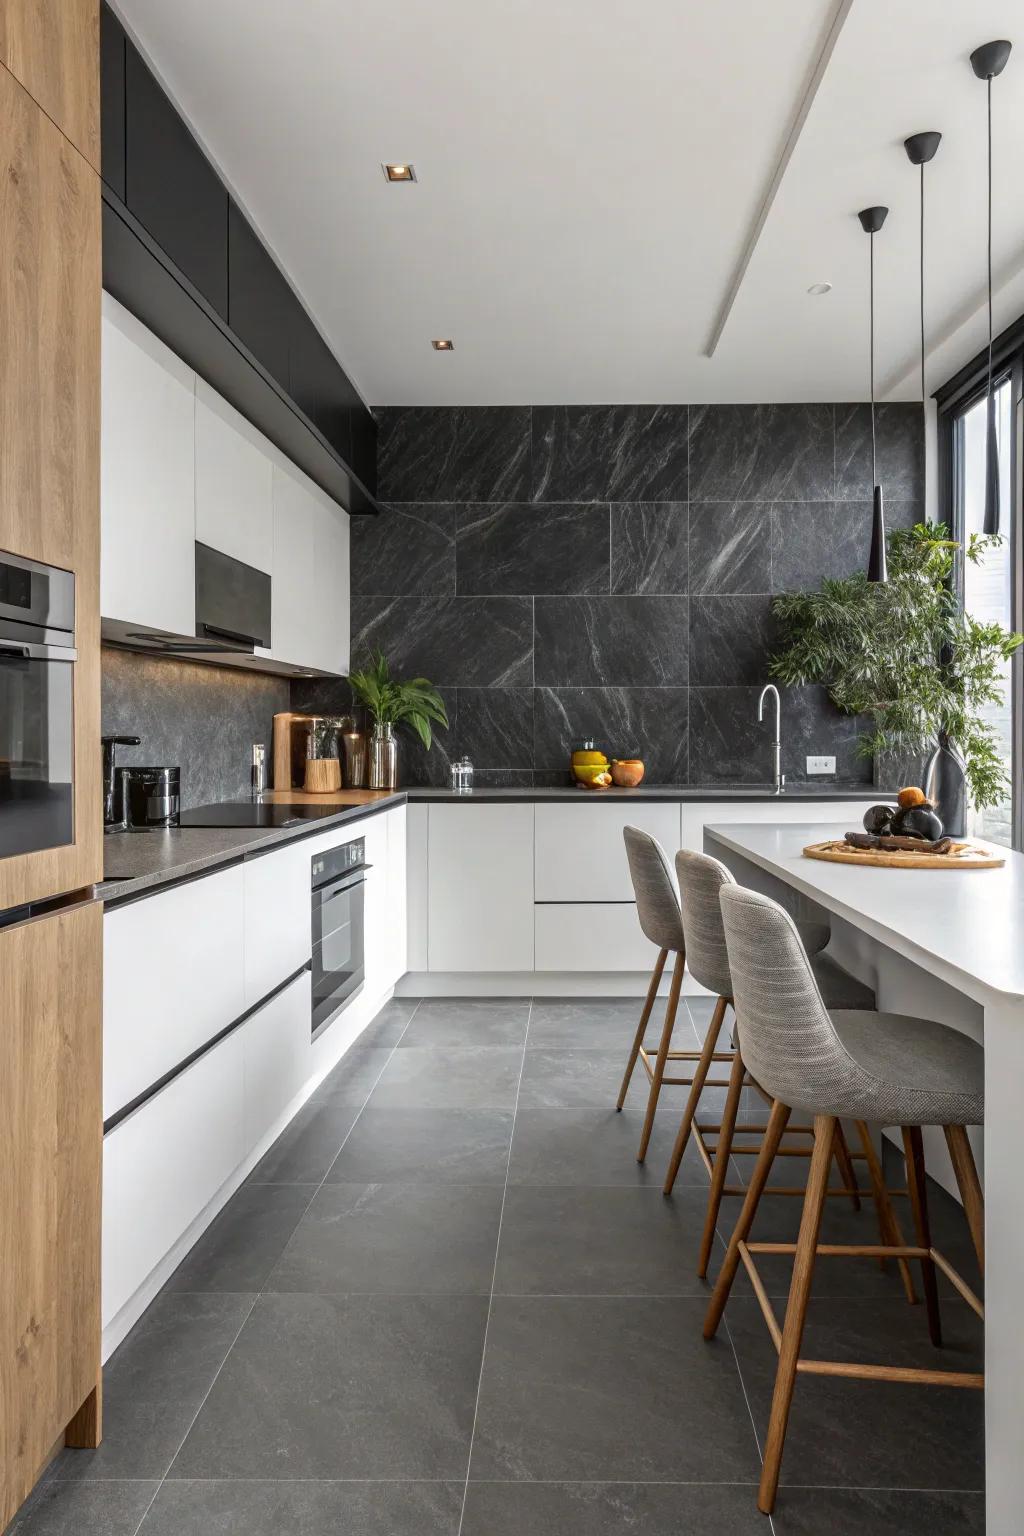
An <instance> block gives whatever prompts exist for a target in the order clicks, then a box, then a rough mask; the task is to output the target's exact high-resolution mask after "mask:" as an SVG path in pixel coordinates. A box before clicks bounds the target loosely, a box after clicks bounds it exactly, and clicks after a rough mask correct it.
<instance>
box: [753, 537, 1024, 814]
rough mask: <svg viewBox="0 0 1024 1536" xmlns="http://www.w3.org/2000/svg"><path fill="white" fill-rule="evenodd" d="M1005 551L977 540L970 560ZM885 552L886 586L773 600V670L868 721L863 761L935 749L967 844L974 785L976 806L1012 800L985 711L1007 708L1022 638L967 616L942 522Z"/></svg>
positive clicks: (849, 583) (857, 585) (824, 588)
mask: <svg viewBox="0 0 1024 1536" xmlns="http://www.w3.org/2000/svg"><path fill="white" fill-rule="evenodd" d="M998 542H999V540H998V539H993V538H989V537H984V536H982V535H980V534H972V535H971V536H970V538H969V540H968V542H967V544H966V546H965V547H964V549H963V555H964V558H965V559H967V560H970V561H972V562H973V563H977V562H978V561H979V560H980V559H981V557H982V555H983V554H984V552H985V550H986V549H988V548H989V547H990V546H991V545H992V544H994V543H998ZM887 549H888V563H889V580H888V581H887V582H870V581H868V579H867V577H866V576H865V575H864V574H862V573H858V574H857V575H854V576H847V577H844V578H842V579H839V580H826V581H823V582H822V584H821V588H820V590H819V591H817V592H790V593H786V594H785V595H783V596H780V597H777V598H776V599H775V600H774V602H773V604H772V609H773V612H774V615H775V618H776V621H777V624H778V628H779V644H778V647H777V649H776V651H775V653H774V655H773V657H772V660H771V664H770V671H771V673H772V675H773V676H774V677H776V678H778V679H779V681H780V682H783V683H789V684H800V683H820V684H823V685H824V686H825V687H826V688H827V690H828V694H829V697H830V698H831V700H832V702H833V703H834V704H835V705H836V707H837V708H838V709H840V710H842V711H844V713H847V714H851V715H866V716H868V717H869V718H870V720H871V722H872V729H871V730H869V731H868V732H866V733H865V734H864V735H863V736H862V737H861V740H860V742H859V745H858V751H859V752H860V753H861V754H862V755H863V756H865V757H873V758H875V760H876V761H877V760H878V758H879V757H880V756H882V755H883V754H888V753H893V754H895V753H903V754H923V753H925V752H927V751H931V752H932V759H931V762H930V763H929V773H928V775H927V777H928V778H929V779H930V780H931V781H932V789H933V792H935V793H936V795H937V798H939V799H941V800H942V802H943V803H942V805H941V806H940V814H941V815H942V818H943V821H944V822H945V823H946V829H947V831H951V832H952V833H953V835H954V836H959V835H962V833H963V830H964V829H963V826H962V824H961V825H960V826H959V827H958V826H957V825H956V823H957V822H958V821H961V822H962V815H963V780H964V779H966V785H967V787H968V788H969V790H970V796H971V799H972V800H973V802H974V804H975V805H976V806H978V807H984V806H990V805H995V804H998V803H999V801H1000V800H1001V799H1003V798H1004V797H1005V795H1006V793H1007V792H1008V788H1009V785H1008V780H1007V774H1006V770H1005V767H1004V764H1003V762H1002V759H1001V757H1000V754H999V750H998V742H997V739H996V735H995V732H994V730H993V728H992V726H991V725H990V724H989V723H988V721H986V720H985V718H984V716H983V714H982V711H983V710H984V708H985V706H986V705H989V704H998V703H1000V702H1001V692H1000V684H1001V682H1002V679H1003V669H1004V667H1005V664H1006V662H1007V661H1008V660H1009V658H1010V657H1011V656H1012V655H1013V653H1014V651H1015V650H1016V649H1017V647H1018V646H1019V645H1020V643H1021V640H1022V638H1024V637H1022V636H1021V635H1017V634H1011V633H1010V632H1009V631H1008V630H1005V629H1004V628H1003V627H1002V626H1001V625H1000V624H983V623H981V622H979V621H978V620H977V619H974V618H972V617H971V615H970V614H969V613H965V612H964V611H963V609H962V608H961V606H960V603H959V601H958V599H957V596H956V591H955V586H954V582H953V576H954V571H955V563H956V559H957V553H958V551H959V549H960V545H959V544H958V543H957V542H956V541H955V540H953V539H950V538H949V537H948V533H947V529H946V527H945V525H944V524H942V523H918V524H917V525H916V526H915V527H914V528H910V529H896V530H894V531H893V532H891V533H890V534H889V537H888V540H887ZM943 754H944V755H943ZM958 763H959V764H961V765H962V766H961V767H960V768H958V767H957V764H958ZM958 772H959V773H960V774H961V780H960V782H961V791H960V802H961V803H960V806H959V808H958V806H957V804H956V799H957V794H956V776H957V773H958ZM936 783H937V784H938V785H939V788H938V789H936ZM927 787H928V786H927V784H926V788H927ZM958 811H959V814H958Z"/></svg>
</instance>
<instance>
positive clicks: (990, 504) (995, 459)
mask: <svg viewBox="0 0 1024 1536" xmlns="http://www.w3.org/2000/svg"><path fill="white" fill-rule="evenodd" d="M1010 47H1011V45H1010V44H1009V43H1008V42H1007V41H1006V39H1005V38H998V39H997V40H996V41H995V42H993V43H984V44H983V45H982V46H981V47H980V48H975V50H974V52H973V53H972V54H971V68H972V69H973V70H974V73H975V74H976V75H977V77H978V79H979V80H984V81H985V83H986V87H987V90H988V409H987V419H986V423H985V515H984V519H983V521H982V530H983V532H984V533H986V534H998V532H999V521H1000V516H999V514H1000V507H999V499H1000V492H999V435H998V433H997V432H996V401H995V395H994V394H993V391H992V81H993V80H994V79H995V77H996V76H997V75H1001V74H1002V72H1003V70H1004V69H1005V68H1006V61H1007V59H1008V58H1009V57H1010Z"/></svg>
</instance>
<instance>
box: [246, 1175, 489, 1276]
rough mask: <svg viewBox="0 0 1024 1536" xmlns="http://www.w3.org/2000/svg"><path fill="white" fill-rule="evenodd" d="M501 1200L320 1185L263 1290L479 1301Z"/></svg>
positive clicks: (467, 1188) (455, 1189)
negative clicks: (459, 1297) (474, 1299)
mask: <svg viewBox="0 0 1024 1536" xmlns="http://www.w3.org/2000/svg"><path fill="white" fill-rule="evenodd" d="M502 1193H503V1192H502V1190H501V1189H499V1188H497V1187H496V1186H493V1185H479V1184H463V1185H458V1184H325V1185H324V1187H323V1188H322V1189H321V1191H320V1193H319V1194H318V1195H317V1196H316V1198H315V1199H314V1201H313V1203H312V1205H311V1206H310V1208H309V1210H308V1211H307V1212H306V1214H305V1216H303V1218H302V1220H301V1221H300V1222H299V1224H298V1226H297V1227H296V1229H295V1232H294V1235H293V1236H292V1239H291V1242H290V1243H289V1244H288V1246H287V1248H286V1249H285V1251H284V1254H283V1256H282V1257H281V1260H280V1262H279V1263H278V1264H277V1266H276V1267H275V1269H274V1272H273V1274H272V1275H271V1276H270V1279H269V1280H268V1281H267V1289H268V1290H270V1291H322V1292H334V1293H340V1292H344V1291H349V1292H361V1293H366V1294H381V1295H449V1296H486V1295H487V1294H488V1293H489V1292H490V1289H491V1277H492V1276H493V1274H494V1251H495V1247H496V1244H497V1241H498V1222H499V1219H500V1216H501V1201H502Z"/></svg>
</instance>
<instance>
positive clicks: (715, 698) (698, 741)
mask: <svg viewBox="0 0 1024 1536" xmlns="http://www.w3.org/2000/svg"><path fill="white" fill-rule="evenodd" d="M759 692H760V688H691V689H690V782H691V784H716V783H732V784H767V783H768V782H770V780H771V776H772V724H771V722H770V721H769V720H765V722H764V724H763V725H762V724H759V723H758V719H757V697H758V694H759Z"/></svg>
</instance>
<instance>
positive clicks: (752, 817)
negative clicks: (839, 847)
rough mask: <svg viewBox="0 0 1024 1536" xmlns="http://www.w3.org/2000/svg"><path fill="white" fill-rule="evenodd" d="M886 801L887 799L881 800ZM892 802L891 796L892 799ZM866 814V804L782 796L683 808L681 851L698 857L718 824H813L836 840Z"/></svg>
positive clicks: (684, 806)
mask: <svg viewBox="0 0 1024 1536" xmlns="http://www.w3.org/2000/svg"><path fill="white" fill-rule="evenodd" d="M882 798H883V799H884V798H885V797H884V796H882ZM889 798H890V799H891V798H892V797H891V796H890V797H889ZM866 810H867V801H865V800H816V801H811V802H809V803H808V802H807V801H803V802H802V803H801V802H800V801H797V800H786V798H785V796H780V797H779V799H777V800H759V801H758V800H755V801H754V802H752V803H750V804H747V805H744V804H742V803H739V804H737V803H736V802H735V801H733V802H732V803H730V804H715V803H714V802H710V801H709V802H707V803H697V804H692V805H686V804H684V805H683V816H682V828H681V837H680V844H679V846H680V847H681V848H693V849H696V851H697V852H698V853H703V852H704V828H705V826H714V825H715V823H716V822H721V823H722V824H723V825H725V824H729V825H735V824H736V823H743V822H757V823H760V824H761V825H763V824H764V823H765V822H773V821H774V822H781V823H782V824H783V825H784V826H793V825H794V824H797V823H799V822H808V823H813V824H815V825H817V826H823V825H826V824H827V825H829V826H835V828H836V836H837V837H841V836H842V834H843V833H844V832H846V831H849V830H852V829H853V828H859V827H860V826H861V823H862V818H863V816H864V812H865V811H866Z"/></svg>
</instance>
